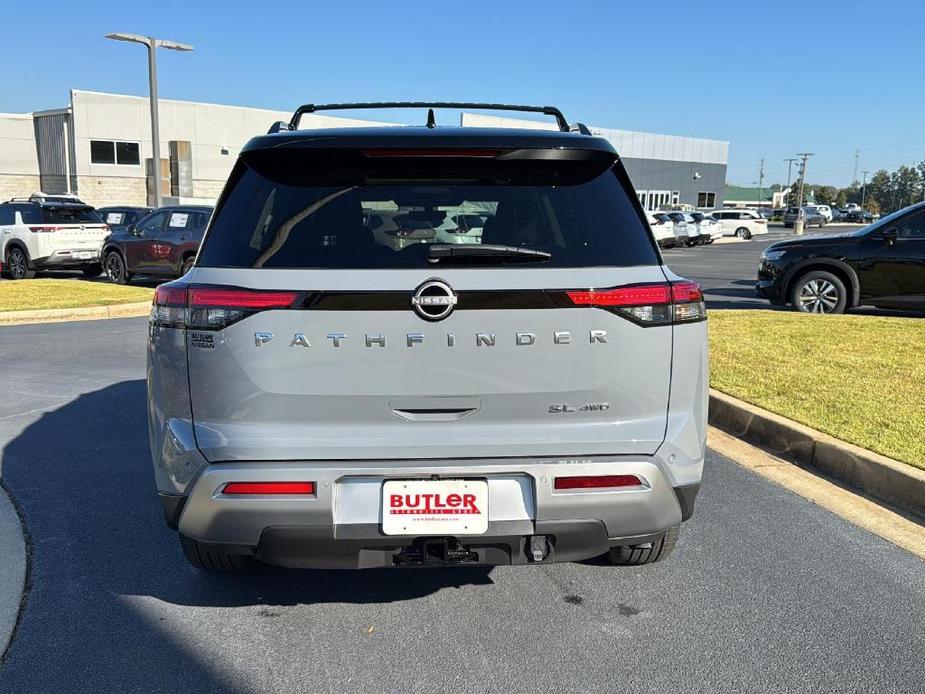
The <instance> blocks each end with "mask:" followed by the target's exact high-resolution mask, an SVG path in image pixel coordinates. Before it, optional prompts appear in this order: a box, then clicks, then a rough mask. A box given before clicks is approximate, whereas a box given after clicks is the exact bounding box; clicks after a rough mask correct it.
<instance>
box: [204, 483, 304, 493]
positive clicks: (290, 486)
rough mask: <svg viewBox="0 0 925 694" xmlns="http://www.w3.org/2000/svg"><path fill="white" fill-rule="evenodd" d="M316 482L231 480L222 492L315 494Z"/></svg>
mask: <svg viewBox="0 0 925 694" xmlns="http://www.w3.org/2000/svg"><path fill="white" fill-rule="evenodd" d="M314 493H315V483H314V482H229V483H228V484H226V485H225V487H224V489H222V494H301V495H307V494H314Z"/></svg>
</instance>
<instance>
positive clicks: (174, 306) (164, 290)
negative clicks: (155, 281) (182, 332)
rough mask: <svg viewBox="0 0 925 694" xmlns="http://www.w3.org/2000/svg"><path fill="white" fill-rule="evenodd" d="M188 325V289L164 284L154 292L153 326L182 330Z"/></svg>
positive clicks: (152, 307) (152, 306)
mask: <svg viewBox="0 0 925 694" xmlns="http://www.w3.org/2000/svg"><path fill="white" fill-rule="evenodd" d="M185 324H186V287H182V286H181V287H177V286H174V285H170V284H162V285H161V286H160V287H158V288H157V289H155V290H154V301H153V302H152V304H151V325H161V326H163V327H165V328H182V327H183V326H184V325H185Z"/></svg>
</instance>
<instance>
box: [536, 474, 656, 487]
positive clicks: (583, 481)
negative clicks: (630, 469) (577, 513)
mask: <svg viewBox="0 0 925 694" xmlns="http://www.w3.org/2000/svg"><path fill="white" fill-rule="evenodd" d="M641 486H643V484H642V480H641V479H639V478H638V477H636V475H581V476H576V477H556V480H555V482H554V483H553V488H554V489H559V490H563V489H612V488H615V487H641Z"/></svg>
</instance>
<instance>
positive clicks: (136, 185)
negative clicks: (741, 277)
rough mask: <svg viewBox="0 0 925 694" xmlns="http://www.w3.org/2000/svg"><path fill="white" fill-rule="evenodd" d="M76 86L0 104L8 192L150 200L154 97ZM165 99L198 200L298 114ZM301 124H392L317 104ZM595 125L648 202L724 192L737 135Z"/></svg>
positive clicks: (180, 190)
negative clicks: (38, 102)
mask: <svg viewBox="0 0 925 694" xmlns="http://www.w3.org/2000/svg"><path fill="white" fill-rule="evenodd" d="M70 96H71V100H70V105H69V106H67V107H66V108H62V109H55V110H51V111H37V112H35V113H31V114H7V115H3V114H0V145H2V147H0V199H8V198H9V197H12V196H14V195H28V194H29V193H32V192H34V191H37V190H42V191H44V192H46V193H63V192H67V191H68V190H70V191H71V192H74V193H77V194H78V195H79V196H80V197H81V198H82V199H83V200H84V201H85V202H87V203H89V204H91V205H95V206H97V207H100V206H103V205H115V204H124V205H145V204H150V203H151V202H152V200H153V181H154V176H153V168H152V166H151V140H150V138H151V121H150V112H149V108H148V99H147V98H144V97H137V96H125V95H120V94H103V93H100V92H90V91H82V90H72V91H71V94H70ZM159 109H160V110H159V115H160V137H161V143H160V144H161V147H160V150H161V153H162V157H161V162H160V185H161V193H162V195H163V196H172V197H177V198H181V199H185V200H189V201H193V200H202V201H209V202H211V201H214V200H215V198H216V197H217V196H218V194H219V192H220V191H221V189H222V186H223V185H224V183H225V180H226V178H227V177H228V174H229V172H230V171H231V167H232V165H233V164H234V161H235V159H236V158H237V155H238V152H239V151H240V149H241V147H242V146H243V145H244V144H245V143H246V142H247V141H248V140H249V139H250V138H251V137H253V136H254V135H258V134H262V133H265V132H266V131H267V129H268V128H269V127H270V125H271V124H272V123H274V122H276V121H279V120H285V121H288V120H289V118H290V116H291V112H281V111H270V110H266V109H257V108H245V107H240V106H222V105H218V104H203V103H196V102H192V101H175V100H171V99H160V100H159ZM462 124H463V125H473V126H492V125H495V126H506V127H512V126H513V127H535V128H547V127H548V128H555V127H556V126H555V125H554V124H552V123H543V122H541V121H530V120H518V119H512V118H499V117H496V116H485V115H480V114H471V113H464V114H463V115H462ZM300 125H301V127H302V128H324V127H343V126H368V125H387V124H385V123H379V122H376V121H368V120H355V119H349V118H335V117H333V116H322V115H316V114H308V115H305V116H303V118H302V121H301V124H300ZM592 132H594V133H595V134H597V135H601V136H603V137H606V138H608V139H609V140H610V141H611V142H613V143H614V146H615V147H616V148H617V151H618V152H620V154H621V157H622V159H623V162H624V164H625V165H626V168H627V172H628V173H629V175H630V178H631V179H632V181H633V184H634V186H635V187H636V189H637V191H638V192H639V197H640V200H641V202H642V204H643V206H644V207H646V208H647V209H656V208H657V207H658V206H659V205H665V204H689V205H692V206H695V207H701V208H709V209H712V208H713V207H714V206H719V205H720V203H721V202H722V199H723V190H724V182H725V178H726V162H727V158H728V153H729V143H728V142H723V141H718V140H704V139H699V138H689V137H675V136H671V135H656V134H653V133H640V132H629V131H624V130H612V129H606V128H592ZM65 143H67V146H65ZM66 169H67V170H68V171H69V172H70V177H69V178H70V180H69V181H68V179H67V178H65V170H66ZM68 184H69V185H68Z"/></svg>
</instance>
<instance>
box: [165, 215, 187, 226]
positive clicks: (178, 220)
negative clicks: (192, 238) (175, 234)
mask: <svg viewBox="0 0 925 694" xmlns="http://www.w3.org/2000/svg"><path fill="white" fill-rule="evenodd" d="M187 219H189V213H188V212H174V213H173V214H172V215H170V221H169V222H168V223H167V226H171V227H180V228H181V229H182V228H185V227H186V220H187Z"/></svg>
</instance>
